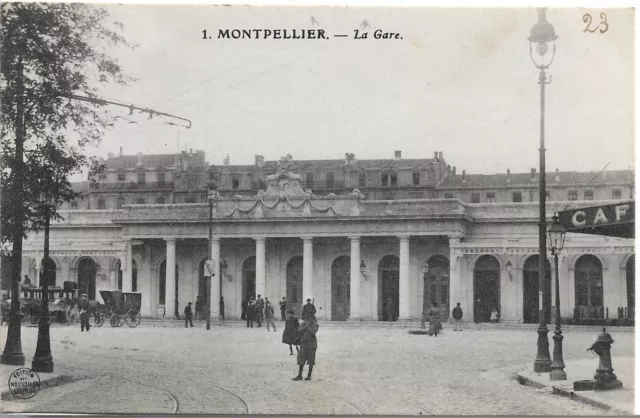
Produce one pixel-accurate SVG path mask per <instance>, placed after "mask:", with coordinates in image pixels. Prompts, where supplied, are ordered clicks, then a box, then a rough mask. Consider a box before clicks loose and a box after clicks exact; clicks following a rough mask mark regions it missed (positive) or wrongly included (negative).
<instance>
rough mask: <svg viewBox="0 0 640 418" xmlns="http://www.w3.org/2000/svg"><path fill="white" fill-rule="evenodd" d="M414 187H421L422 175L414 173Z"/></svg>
mask: <svg viewBox="0 0 640 418" xmlns="http://www.w3.org/2000/svg"><path fill="white" fill-rule="evenodd" d="M413 185H414V186H419V185H420V173H419V172H418V173H413Z"/></svg>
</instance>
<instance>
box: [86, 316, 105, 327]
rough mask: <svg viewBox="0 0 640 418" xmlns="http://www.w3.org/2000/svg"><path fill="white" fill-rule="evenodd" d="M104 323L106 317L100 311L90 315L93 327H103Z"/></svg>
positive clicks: (90, 322)
mask: <svg viewBox="0 0 640 418" xmlns="http://www.w3.org/2000/svg"><path fill="white" fill-rule="evenodd" d="M103 323H104V319H103V318H102V315H100V314H99V313H98V312H96V313H94V314H91V315H89V325H91V326H92V327H101V326H102V324H103Z"/></svg>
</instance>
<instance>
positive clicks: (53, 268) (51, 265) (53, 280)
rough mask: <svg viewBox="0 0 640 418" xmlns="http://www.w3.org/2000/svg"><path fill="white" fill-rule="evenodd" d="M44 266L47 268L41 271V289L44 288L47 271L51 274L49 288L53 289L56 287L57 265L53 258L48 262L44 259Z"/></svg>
mask: <svg viewBox="0 0 640 418" xmlns="http://www.w3.org/2000/svg"><path fill="white" fill-rule="evenodd" d="M42 264H43V265H44V266H45V268H43V269H42V270H40V277H39V283H40V287H42V283H43V282H44V274H45V270H46V271H47V272H48V273H49V275H48V276H47V277H48V283H47V286H49V287H53V286H55V285H56V263H55V261H53V260H52V259H51V258H49V260H48V261H45V259H44V258H43V259H42Z"/></svg>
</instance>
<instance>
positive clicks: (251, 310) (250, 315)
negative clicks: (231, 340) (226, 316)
mask: <svg viewBox="0 0 640 418" xmlns="http://www.w3.org/2000/svg"><path fill="white" fill-rule="evenodd" d="M245 315H246V316H247V328H249V327H251V328H253V320H254V319H255V316H256V311H255V304H254V302H253V299H249V302H247V309H246V311H245Z"/></svg>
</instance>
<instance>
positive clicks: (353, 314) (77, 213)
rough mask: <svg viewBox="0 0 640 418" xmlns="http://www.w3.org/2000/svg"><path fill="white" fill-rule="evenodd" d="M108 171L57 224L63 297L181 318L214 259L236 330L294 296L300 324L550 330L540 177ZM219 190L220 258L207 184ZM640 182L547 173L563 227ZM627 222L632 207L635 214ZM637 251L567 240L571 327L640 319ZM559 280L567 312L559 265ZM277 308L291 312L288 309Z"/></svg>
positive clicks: (156, 166)
mask: <svg viewBox="0 0 640 418" xmlns="http://www.w3.org/2000/svg"><path fill="white" fill-rule="evenodd" d="M104 164H105V166H106V167H107V169H106V170H105V171H104V172H103V173H101V174H99V175H98V176H97V177H96V178H95V179H93V181H92V182H87V183H82V184H78V185H77V187H78V190H80V191H81V192H82V195H81V197H79V198H78V199H77V200H76V201H74V202H70V203H69V204H68V206H67V207H64V208H63V209H62V211H61V215H62V216H63V217H64V219H63V220H61V221H59V222H57V223H55V224H52V227H51V244H50V245H51V257H52V260H53V262H54V263H55V271H56V273H55V285H56V286H62V285H63V282H65V281H72V282H77V283H78V287H79V291H80V292H81V293H87V294H88V295H89V298H90V299H97V300H100V294H99V290H106V289H115V288H120V289H122V290H123V291H136V292H141V293H142V309H141V313H142V315H143V317H153V318H162V317H165V318H173V317H175V316H176V315H177V314H181V313H182V311H183V310H184V307H185V306H186V304H187V303H188V302H193V303H194V304H195V306H196V309H201V308H202V307H203V306H204V303H205V301H206V292H207V285H206V279H205V277H204V262H205V260H207V259H208V258H209V257H211V258H213V259H214V260H217V261H218V263H217V271H216V275H215V277H214V278H213V280H212V283H211V285H212V286H211V291H210V296H211V300H212V301H214V302H213V303H212V313H211V315H212V317H213V318H217V317H218V315H219V304H218V303H216V301H218V300H219V298H220V296H222V297H224V302H225V316H226V318H239V317H240V314H241V303H242V300H245V299H246V298H247V297H249V296H255V295H257V294H260V295H262V296H263V297H267V298H269V300H271V301H272V302H273V303H276V302H278V301H279V300H281V299H282V297H286V298H287V300H288V301H289V303H290V305H291V306H293V307H294V308H295V310H296V311H297V312H298V314H299V313H300V310H301V306H302V304H303V303H304V302H303V301H304V300H306V299H307V298H311V299H313V300H314V304H315V306H316V308H317V310H318V317H319V319H321V320H334V321H340V320H365V321H377V320H385V319H388V318H387V315H386V313H387V310H386V309H385V306H387V304H388V306H392V307H393V309H392V311H393V315H392V316H393V317H394V318H397V319H399V320H404V319H417V318H420V317H421V315H422V312H423V309H425V307H428V306H430V305H431V302H432V301H435V302H437V303H438V304H439V306H440V307H442V308H443V311H446V312H448V313H450V312H451V309H452V308H453V307H454V306H455V304H456V303H457V302H460V303H461V306H462V308H463V310H464V312H465V319H466V320H468V321H477V322H485V321H488V319H489V315H490V312H491V310H492V309H494V308H496V309H498V311H499V313H500V319H501V320H502V321H504V322H517V323H536V322H538V262H537V259H538V254H537V253H538V236H537V234H538V226H537V221H538V202H537V197H538V180H539V176H538V174H537V173H536V172H535V170H531V172H528V173H511V172H510V171H509V170H507V172H505V173H501V174H488V175H474V174H467V173H466V171H465V170H460V171H458V170H456V168H455V167H452V166H451V165H449V164H447V163H446V162H445V160H444V156H443V153H442V152H435V153H434V154H433V157H431V158H422V159H405V158H403V157H402V154H401V152H400V151H396V152H395V154H394V155H393V157H392V158H389V159H383V160H359V159H356V157H355V155H353V154H345V158H344V159H340V160H306V161H296V160H295V159H293V157H291V156H290V155H287V156H285V157H282V158H280V159H279V160H273V161H265V160H264V158H263V157H262V156H259V155H257V156H256V158H255V162H254V164H251V165H232V164H230V161H229V158H228V157H227V158H225V159H224V163H223V164H222V165H211V164H209V163H207V162H206V161H205V155H204V152H202V151H195V152H193V151H189V152H186V151H185V152H182V153H178V154H166V155H142V154H139V155H133V156H130V155H122V153H121V154H120V155H110V156H109V158H108V159H106V160H105V161H104ZM211 181H215V182H216V183H217V184H218V194H219V196H217V198H216V199H215V204H214V205H213V222H212V225H213V240H212V251H211V254H208V246H209V240H208V237H209V226H210V224H211V223H210V218H209V215H210V214H209V210H210V206H209V205H210V204H209V200H208V197H207V185H208V184H210V182H211ZM633 187H634V186H633V173H632V172H629V171H606V172H601V173H595V172H584V173H577V172H563V171H560V170H556V171H555V172H552V173H548V174H547V190H548V193H547V217H548V219H549V221H550V220H551V216H552V215H553V214H554V213H555V212H561V211H565V210H567V209H573V208H579V207H584V206H593V205H595V204H607V205H614V206H615V205H622V206H624V205H625V204H626V203H627V202H629V201H631V200H632V199H633ZM623 212H624V211H623ZM634 243H635V241H634V240H633V239H623V238H615V237H605V236H598V235H585V234H567V239H566V244H565V247H564V250H563V251H562V254H561V256H560V267H559V270H560V271H559V273H560V298H561V309H562V313H561V314H562V316H563V317H580V318H618V317H620V316H628V317H633V311H634V304H635V301H634V296H633V295H634V288H635V287H634V283H635V273H634ZM42 254H43V234H42V233H39V234H36V233H31V234H30V235H29V237H28V239H27V240H25V242H24V252H23V255H24V259H23V275H29V276H30V277H31V278H32V282H34V280H33V278H36V277H39V275H40V270H41V268H40V265H41V262H40V260H41V259H42ZM548 259H549V264H548V266H549V270H548V271H547V272H545V277H547V281H546V282H547V286H548V292H546V294H547V295H548V296H549V298H550V301H555V296H554V293H553V292H554V291H555V286H552V283H553V280H555V274H553V275H552V274H551V266H552V265H553V260H552V259H551V257H550V256H548ZM275 308H276V310H277V303H276V305H275Z"/></svg>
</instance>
